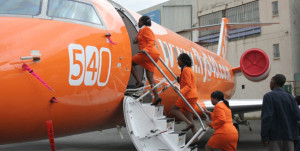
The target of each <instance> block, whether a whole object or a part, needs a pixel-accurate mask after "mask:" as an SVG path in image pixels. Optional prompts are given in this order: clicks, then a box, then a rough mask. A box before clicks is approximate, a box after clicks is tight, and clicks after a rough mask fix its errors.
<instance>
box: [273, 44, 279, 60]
mask: <svg viewBox="0 0 300 151" xmlns="http://www.w3.org/2000/svg"><path fill="white" fill-rule="evenodd" d="M273 53H274V59H279V58H280V52H279V44H274V45H273Z"/></svg>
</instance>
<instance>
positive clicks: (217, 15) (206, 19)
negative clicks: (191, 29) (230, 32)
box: [199, 11, 222, 36]
mask: <svg viewBox="0 0 300 151" xmlns="http://www.w3.org/2000/svg"><path fill="white" fill-rule="evenodd" d="M221 21H222V11H218V12H214V13H211V14H207V15H204V16H200V18H199V23H200V26H207V25H213V24H219V23H221ZM218 32H219V30H209V31H201V32H200V36H205V35H210V34H214V33H218Z"/></svg>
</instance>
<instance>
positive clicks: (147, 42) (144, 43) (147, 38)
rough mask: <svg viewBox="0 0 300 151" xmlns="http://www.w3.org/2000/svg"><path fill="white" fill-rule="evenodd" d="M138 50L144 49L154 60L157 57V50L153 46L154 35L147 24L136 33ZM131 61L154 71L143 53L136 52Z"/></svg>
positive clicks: (153, 67)
mask: <svg viewBox="0 0 300 151" xmlns="http://www.w3.org/2000/svg"><path fill="white" fill-rule="evenodd" d="M137 40H138V46H139V50H142V49H143V50H145V51H146V52H148V53H149V55H150V56H151V57H152V58H153V60H154V61H155V62H157V61H158V59H159V52H158V51H157V49H156V47H155V37H154V34H153V32H152V30H151V29H150V28H149V27H148V26H144V27H143V28H142V29H140V31H139V33H138V34H137ZM132 61H133V62H134V63H135V64H138V65H140V66H142V67H143V68H145V69H147V70H149V71H151V72H154V69H155V66H154V64H153V63H152V62H151V60H150V59H149V58H148V57H147V55H146V54H144V53H138V54H136V55H134V56H133V58H132Z"/></svg>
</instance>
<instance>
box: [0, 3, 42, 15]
mask: <svg viewBox="0 0 300 151" xmlns="http://www.w3.org/2000/svg"><path fill="white" fill-rule="evenodd" d="M41 4H42V0H0V14H10V15H32V16H36V15H38V14H40V12H41Z"/></svg>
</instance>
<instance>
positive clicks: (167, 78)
mask: <svg viewBox="0 0 300 151" xmlns="http://www.w3.org/2000/svg"><path fill="white" fill-rule="evenodd" d="M144 53H145V54H146V55H147V56H148V58H149V59H150V60H151V61H152V63H153V64H154V65H155V67H156V68H157V69H158V70H159V72H160V73H161V74H162V75H163V76H164V77H165V79H166V80H167V81H168V82H169V84H170V85H171V86H172V87H173V89H174V90H175V92H176V93H177V94H178V95H179V96H180V97H181V99H182V100H183V101H184V102H185V104H186V105H188V107H189V108H190V109H191V110H192V112H193V113H194V114H195V115H196V117H197V118H198V120H199V121H200V124H201V126H202V128H203V130H205V126H204V124H203V122H202V120H201V118H200V116H199V115H198V113H197V112H196V111H195V110H194V109H193V107H192V106H191V105H190V103H189V102H188V101H187V100H186V99H185V97H184V96H183V95H182V94H181V93H180V91H179V90H178V89H177V88H176V87H175V86H174V84H173V83H172V81H171V80H170V79H169V77H167V75H166V74H165V73H164V72H163V71H162V70H161V68H160V67H159V66H158V65H157V63H156V62H155V61H154V60H153V58H152V57H151V56H150V55H149V54H148V53H147V52H144ZM162 63H163V64H164V62H162ZM164 65H165V64H164ZM165 67H166V68H167V69H168V70H169V71H171V69H170V68H168V67H167V66H166V65H165ZM171 72H172V71H171ZM172 73H173V72H172ZM173 74H174V73H173ZM173 76H174V77H176V76H175V74H174V75H173Z"/></svg>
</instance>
